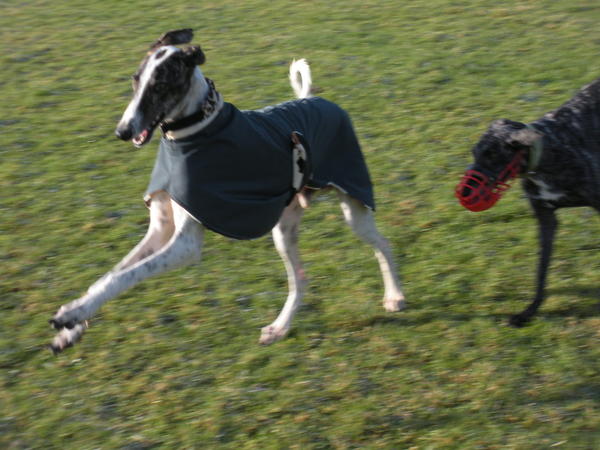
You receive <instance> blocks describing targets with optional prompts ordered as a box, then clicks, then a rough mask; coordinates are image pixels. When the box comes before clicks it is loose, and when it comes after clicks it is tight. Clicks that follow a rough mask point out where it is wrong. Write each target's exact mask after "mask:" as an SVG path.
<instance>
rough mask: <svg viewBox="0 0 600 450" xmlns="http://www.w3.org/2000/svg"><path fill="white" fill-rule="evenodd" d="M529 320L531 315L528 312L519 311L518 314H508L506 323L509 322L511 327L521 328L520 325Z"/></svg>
mask: <svg viewBox="0 0 600 450" xmlns="http://www.w3.org/2000/svg"><path fill="white" fill-rule="evenodd" d="M530 320H531V316H530V315H529V314H524V313H519V314H515V315H513V316H510V319H508V323H509V325H511V326H513V327H516V328H521V327H523V326H525V325H526V324H527V322H529V321H530Z"/></svg>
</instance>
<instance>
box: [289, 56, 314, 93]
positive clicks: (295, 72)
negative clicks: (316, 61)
mask: <svg viewBox="0 0 600 450" xmlns="http://www.w3.org/2000/svg"><path fill="white" fill-rule="evenodd" d="M290 84H291V85H292V89H293V90H294V94H296V97H298V98H307V97H312V78H311V76H310V67H309V66H308V63H307V62H306V60H305V59H299V60H298V61H296V60H295V59H294V60H293V61H292V64H290Z"/></svg>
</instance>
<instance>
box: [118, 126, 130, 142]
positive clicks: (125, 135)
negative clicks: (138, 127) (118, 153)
mask: <svg viewBox="0 0 600 450" xmlns="http://www.w3.org/2000/svg"><path fill="white" fill-rule="evenodd" d="M115 134H116V135H117V137H118V138H119V139H121V140H122V141H128V140H129V139H131V137H132V136H133V131H131V128H130V127H117V129H116V130H115Z"/></svg>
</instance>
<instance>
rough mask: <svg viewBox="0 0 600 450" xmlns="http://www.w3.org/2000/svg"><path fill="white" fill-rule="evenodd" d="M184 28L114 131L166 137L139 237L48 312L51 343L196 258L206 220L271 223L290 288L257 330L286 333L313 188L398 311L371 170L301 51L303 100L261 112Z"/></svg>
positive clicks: (141, 73)
mask: <svg viewBox="0 0 600 450" xmlns="http://www.w3.org/2000/svg"><path fill="white" fill-rule="evenodd" d="M192 36H193V33H192V30H190V29H184V30H176V31H171V32H168V33H165V34H164V35H163V36H162V37H161V38H160V39H159V40H158V41H157V42H155V43H154V45H152V46H151V48H150V50H149V52H148V54H147V55H146V57H145V58H144V60H143V61H142V63H141V65H140V67H139V69H138V71H137V72H136V73H135V75H134V76H133V98H132V100H131V101H130V103H129V105H128V106H127V108H126V110H125V112H124V114H123V117H122V118H121V120H120V122H119V124H118V126H117V129H116V134H117V137H119V138H120V139H122V140H126V141H128V140H131V141H132V142H133V144H134V145H135V146H137V147H141V146H143V145H144V144H147V143H148V142H149V141H150V139H151V137H152V133H153V132H154V130H155V129H156V128H157V127H159V126H160V128H161V130H162V134H163V136H162V138H161V144H160V150H159V155H158V158H157V160H156V165H155V167H154V171H153V173H152V178H151V182H150V186H149V188H148V191H147V193H146V202H147V205H148V207H149V210H150V225H149V229H148V232H147V234H146V236H145V237H144V239H143V240H142V241H141V242H140V243H139V244H138V245H137V246H136V247H135V248H134V249H133V250H132V251H131V252H130V253H129V254H128V255H127V256H126V257H125V258H124V259H123V260H122V261H121V262H120V263H119V264H117V266H116V267H115V268H113V270H111V271H110V272H108V273H107V274H105V275H104V276H103V277H102V278H100V279H99V280H98V281H97V282H96V283H94V284H93V285H92V286H91V287H90V288H89V289H88V290H87V292H86V293H85V294H84V295H83V296H82V297H81V298H78V299H76V300H74V301H72V302H70V303H68V304H66V305H63V306H61V307H60V309H59V310H58V312H57V313H56V314H55V315H54V317H53V318H52V319H51V320H50V323H51V324H52V326H53V327H54V328H55V329H56V330H58V334H57V335H56V337H55V338H54V340H53V342H52V344H51V348H52V350H53V351H54V352H55V353H56V352H60V351H62V350H63V349H65V348H66V347H68V346H70V345H72V344H74V343H75V342H76V341H77V340H78V339H79V338H80V337H81V335H82V334H83V332H84V331H85V328H86V327H87V321H86V319H88V318H90V317H91V316H92V315H93V314H94V313H95V312H96V310H97V309H98V308H100V306H102V304H104V303H105V302H106V301H107V300H109V299H111V298H113V297H115V296H117V295H119V294H120V293H121V292H123V291H125V290H126V289H128V288H130V287H132V286H133V285H135V284H136V283H138V282H140V281H142V280H144V279H146V278H148V277H150V276H152V275H156V274H159V273H162V272H165V271H166V270H169V269H173V268H176V267H179V266H182V265H185V264H188V263H192V262H195V261H198V260H199V259H200V255H201V248H202V244H203V235H204V229H205V228H208V229H210V230H213V231H216V232H218V233H221V234H223V235H225V236H229V237H233V238H238V239H248V238H254V237H258V236H261V235H263V234H265V232H268V231H269V230H271V229H272V234H273V240H274V242H275V247H276V248H277V251H278V252H279V254H280V255H281V257H282V258H283V261H284V263H285V267H286V271H287V277H288V283H289V294H288V297H287V300H286V302H285V305H284V306H283V309H282V311H281V312H280V314H279V316H278V317H277V318H276V319H275V321H274V322H273V323H271V324H270V325H268V326H266V327H264V328H262V331H261V335H260V343H261V344H270V343H272V342H275V341H277V340H279V339H281V338H283V337H284V336H285V335H286V334H287V333H288V331H289V329H290V323H291V321H292V318H293V316H294V314H295V312H296V310H297V309H298V307H299V305H300V303H301V300H302V297H303V294H304V291H305V287H306V278H305V275H304V271H303V269H302V265H301V261H300V258H299V254H298V248H297V238H298V228H299V223H300V219H301V216H302V213H303V209H304V208H306V207H307V206H308V200H309V198H310V194H311V193H312V192H314V191H316V190H317V189H321V188H333V189H335V190H336V191H337V194H338V196H339V199H340V202H341V207H342V211H343V215H344V218H345V220H346V222H347V223H348V224H349V225H350V226H351V227H352V229H353V230H354V232H355V233H356V234H357V235H358V236H359V237H360V238H361V239H362V240H364V241H366V242H367V243H369V244H370V245H372V246H373V248H374V250H375V255H376V257H377V260H378V262H379V265H380V269H381V272H382V275H383V282H384V287H385V293H384V299H383V306H384V308H385V309H386V310H387V311H399V310H401V309H403V308H404V305H405V301H404V295H403V293H402V291H401V289H400V283H399V280H398V277H397V275H396V268H395V265H394V262H393V260H392V251H391V249H390V246H389V244H388V242H387V241H386V240H385V238H383V237H382V236H381V235H380V234H379V232H378V231H377V228H376V226H375V222H374V220H373V213H372V209H373V207H374V204H373V196H372V190H371V184H370V180H369V175H368V171H367V169H366V165H365V164H364V160H363V157H362V153H361V152H360V148H359V146H358V142H357V140H356V137H355V135H354V132H353V129H352V126H351V123H350V120H349V118H348V116H347V114H346V113H345V112H344V111H343V110H341V109H340V108H339V107H338V106H337V105H335V104H333V103H330V102H327V101H326V100H323V99H320V98H318V97H312V96H311V94H310V93H311V78H310V70H309V67H308V64H307V63H306V61H304V60H300V61H294V62H293V63H292V65H291V66H290V81H291V84H292V88H293V90H294V92H295V94H296V96H297V97H298V98H299V100H294V101H290V102H286V103H282V104H280V105H277V106H274V107H269V108H265V109H264V110H260V111H239V110H238V109H237V108H235V107H234V106H233V105H231V104H229V103H226V102H224V101H223V100H222V98H221V95H220V94H219V92H218V91H217V90H216V89H215V87H214V84H213V83H212V81H210V80H209V79H207V78H205V77H204V75H203V73H202V72H201V70H200V68H199V67H198V65H200V64H202V63H204V60H205V57H204V53H203V52H202V50H201V49H200V48H199V47H197V46H187V47H185V48H179V47H176V45H179V44H187V43H189V42H190V41H191V39H192Z"/></svg>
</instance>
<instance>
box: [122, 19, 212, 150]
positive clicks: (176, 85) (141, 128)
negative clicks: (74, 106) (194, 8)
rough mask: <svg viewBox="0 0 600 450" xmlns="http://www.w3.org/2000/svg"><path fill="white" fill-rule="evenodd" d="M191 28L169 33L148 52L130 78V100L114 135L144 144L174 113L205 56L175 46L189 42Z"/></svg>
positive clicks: (199, 51) (193, 47) (134, 142)
mask: <svg viewBox="0 0 600 450" xmlns="http://www.w3.org/2000/svg"><path fill="white" fill-rule="evenodd" d="M192 37H193V32H192V30H191V29H183V30H175V31H169V32H167V33H165V34H164V35H162V36H161V37H160V38H159V39H158V40H157V41H156V42H155V43H154V44H153V45H152V46H151V47H150V50H149V51H148V54H147V55H146V57H145V58H144V59H143V60H142V62H141V64H140V66H139V68H138V70H137V71H136V72H135V74H134V75H133V77H132V83H133V98H132V99H131V101H130V102H129V105H128V106H127V109H126V110H125V112H124V113H123V117H122V118H121V120H120V121H119V124H118V126H117V129H116V130H115V134H116V135H117V137H118V138H119V139H122V140H124V141H128V140H130V139H131V140H132V142H133V144H134V145H135V146H136V147H141V146H142V145H144V144H147V143H148V142H149V141H150V139H151V138H152V133H153V132H154V130H155V129H156V127H157V126H158V125H159V124H160V123H161V122H162V121H163V120H165V119H167V118H170V117H172V116H173V114H176V113H177V111H178V107H180V105H181V104H182V103H183V100H184V98H185V97H186V95H187V94H188V91H189V89H190V85H191V83H192V78H193V76H194V72H195V71H197V70H198V71H199V69H198V67H197V66H198V65H200V64H203V63H204V61H205V56H204V53H203V52H202V50H201V49H200V47H197V46H188V47H185V48H183V49H182V48H179V47H176V45H179V44H187V43H189V42H190V41H191V40H192Z"/></svg>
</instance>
